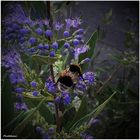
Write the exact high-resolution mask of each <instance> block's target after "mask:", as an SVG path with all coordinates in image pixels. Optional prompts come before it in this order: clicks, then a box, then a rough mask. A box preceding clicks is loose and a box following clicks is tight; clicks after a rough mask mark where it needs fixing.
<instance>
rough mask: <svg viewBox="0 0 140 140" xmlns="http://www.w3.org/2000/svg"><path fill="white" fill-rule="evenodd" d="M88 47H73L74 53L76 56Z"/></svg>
mask: <svg viewBox="0 0 140 140" xmlns="http://www.w3.org/2000/svg"><path fill="white" fill-rule="evenodd" d="M88 49H89V46H88V45H82V46H80V47H76V48H74V55H75V58H77V57H78V56H79V55H80V54H82V53H85V52H87V51H88Z"/></svg>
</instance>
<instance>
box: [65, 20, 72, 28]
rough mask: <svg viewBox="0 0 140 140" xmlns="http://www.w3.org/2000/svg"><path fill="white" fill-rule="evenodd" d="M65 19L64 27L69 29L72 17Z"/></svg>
mask: <svg viewBox="0 0 140 140" xmlns="http://www.w3.org/2000/svg"><path fill="white" fill-rule="evenodd" d="M65 21H66V29H67V30H69V29H70V27H71V26H72V19H70V18H69V19H66V20H65Z"/></svg>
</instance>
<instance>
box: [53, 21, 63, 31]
mask: <svg viewBox="0 0 140 140" xmlns="http://www.w3.org/2000/svg"><path fill="white" fill-rule="evenodd" d="M63 25H64V24H61V23H60V22H56V23H55V30H57V31H59V30H60V29H62V28H63Z"/></svg>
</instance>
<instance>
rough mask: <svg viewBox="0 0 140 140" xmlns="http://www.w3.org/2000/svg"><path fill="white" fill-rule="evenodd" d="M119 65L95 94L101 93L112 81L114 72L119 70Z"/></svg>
mask: <svg viewBox="0 0 140 140" xmlns="http://www.w3.org/2000/svg"><path fill="white" fill-rule="evenodd" d="M120 67H121V65H118V66H117V67H116V68H115V70H114V71H113V72H112V74H111V75H110V76H109V77H108V79H107V80H106V81H105V82H104V84H103V85H102V86H101V87H100V88H99V89H98V90H97V92H96V93H97V94H100V93H101V91H102V90H103V89H104V88H105V87H106V85H107V84H108V83H109V82H110V81H111V80H112V78H113V77H114V75H115V74H116V72H117V71H118V70H119V69H120Z"/></svg>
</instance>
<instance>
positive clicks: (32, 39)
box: [29, 37, 37, 45]
mask: <svg viewBox="0 0 140 140" xmlns="http://www.w3.org/2000/svg"><path fill="white" fill-rule="evenodd" d="M36 41H37V40H36V38H34V37H31V38H30V39H29V43H30V44H31V45H34V44H35V43H36Z"/></svg>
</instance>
